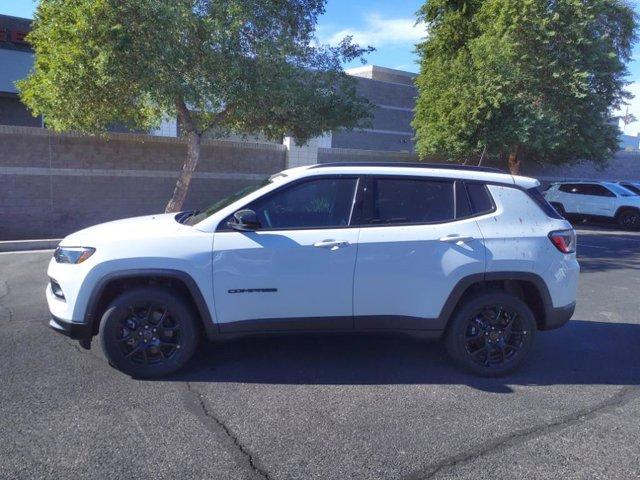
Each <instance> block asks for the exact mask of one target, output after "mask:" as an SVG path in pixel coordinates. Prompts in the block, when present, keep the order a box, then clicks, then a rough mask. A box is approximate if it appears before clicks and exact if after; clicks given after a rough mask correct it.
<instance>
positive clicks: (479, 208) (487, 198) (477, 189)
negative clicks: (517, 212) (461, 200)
mask: <svg viewBox="0 0 640 480" xmlns="http://www.w3.org/2000/svg"><path fill="white" fill-rule="evenodd" d="M467 192H468V193H469V200H470V201H471V208H472V209H473V213H474V214H476V215H482V214H483V213H489V212H492V211H493V208H494V207H493V200H492V199H491V195H490V194H489V190H488V189H487V186H486V185H484V184H481V183H467Z"/></svg>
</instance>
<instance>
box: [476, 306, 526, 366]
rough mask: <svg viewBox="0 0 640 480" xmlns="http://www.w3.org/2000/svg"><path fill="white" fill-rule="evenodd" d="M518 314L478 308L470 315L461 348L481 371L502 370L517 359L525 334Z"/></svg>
mask: <svg viewBox="0 0 640 480" xmlns="http://www.w3.org/2000/svg"><path fill="white" fill-rule="evenodd" d="M522 323H523V322H521V321H520V316H519V315H518V312H517V311H515V310H513V309H512V308H508V307H506V306H504V305H491V306H485V307H482V308H481V309H480V310H479V311H478V312H476V313H475V314H472V315H471V317H470V318H469V320H468V322H467V328H466V330H465V348H466V351H467V353H468V354H469V356H470V357H471V358H472V359H473V361H474V362H476V363H477V364H478V365H481V366H483V367H502V366H504V365H508V364H509V362H511V361H512V360H513V359H514V358H516V357H517V356H518V352H520V351H521V350H522V348H523V346H524V344H525V339H526V336H527V335H530V334H531V332H530V331H528V330H527V329H526V328H525V327H524V325H523V324H522Z"/></svg>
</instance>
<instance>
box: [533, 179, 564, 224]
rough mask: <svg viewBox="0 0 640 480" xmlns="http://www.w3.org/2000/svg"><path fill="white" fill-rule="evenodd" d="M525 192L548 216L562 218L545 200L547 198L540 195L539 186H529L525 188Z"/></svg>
mask: <svg viewBox="0 0 640 480" xmlns="http://www.w3.org/2000/svg"><path fill="white" fill-rule="evenodd" d="M527 193H528V194H529V196H530V197H531V199H532V200H533V201H534V202H536V204H537V205H538V206H539V207H540V208H541V209H542V211H543V212H544V213H546V214H547V216H548V217H551V218H556V219H558V220H562V219H563V217H562V215H560V214H559V213H558V212H557V211H556V209H555V208H553V206H552V205H551V204H550V203H549V202H547V199H546V198H544V195H542V191H541V190H540V188H539V187H534V188H530V189H529V190H527Z"/></svg>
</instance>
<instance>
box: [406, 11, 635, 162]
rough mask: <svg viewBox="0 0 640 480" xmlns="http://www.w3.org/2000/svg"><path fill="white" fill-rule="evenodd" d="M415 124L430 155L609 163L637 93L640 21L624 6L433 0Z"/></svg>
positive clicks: (424, 14)
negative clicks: (631, 72) (621, 111)
mask: <svg viewBox="0 0 640 480" xmlns="http://www.w3.org/2000/svg"><path fill="white" fill-rule="evenodd" d="M419 18H420V19H421V20H423V21H425V22H426V23H427V25H428V30H429V35H428V37H427V39H426V40H425V41H424V42H422V43H421V44H420V45H418V52H419V54H420V57H421V71H420V75H419V77H418V80H417V85H418V90H419V97H418V103H417V108H416V115H415V118H414V123H413V125H414V128H415V130H416V133H417V150H418V152H419V153H420V155H421V156H424V155H428V154H433V153H444V154H446V155H447V156H449V157H450V158H451V160H454V161H462V160H468V159H469V158H471V157H475V156H477V155H478V154H479V152H481V151H484V150H485V149H486V152H487V155H488V156H491V157H493V158H497V157H499V158H501V160H507V162H508V165H509V169H510V170H511V171H512V172H513V173H517V172H519V170H520V165H521V162H522V161H523V159H525V158H531V159H534V160H536V161H539V162H546V163H564V162H572V161H576V160H580V159H588V160H592V161H594V162H601V163H604V162H606V161H607V160H608V159H609V158H610V157H611V156H612V155H613V153H615V152H616V151H617V150H618V135H619V130H618V127H617V125H616V124H615V123H614V122H612V119H613V113H614V112H615V110H616V109H618V108H620V107H621V105H622V104H624V102H625V101H626V100H628V99H629V98H630V95H629V94H628V93H627V92H626V91H625V86H626V85H627V82H626V81H625V76H626V74H627V69H626V63H627V62H628V61H629V59H630V55H631V48H632V45H633V43H634V41H635V27H636V17H635V14H634V12H633V10H632V8H631V7H630V6H629V5H627V4H626V3H624V2H623V1H621V0H588V1H585V0H484V1H482V0H429V1H428V2H427V3H426V4H425V5H424V6H423V7H422V9H421V10H420V12H419Z"/></svg>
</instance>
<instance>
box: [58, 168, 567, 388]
mask: <svg viewBox="0 0 640 480" xmlns="http://www.w3.org/2000/svg"><path fill="white" fill-rule="evenodd" d="M538 185H539V183H538V181H537V180H533V179H530V178H525V177H517V176H516V177H514V176H511V175H508V174H505V173H500V172H499V171H496V170H491V169H483V168H470V167H467V168H464V167H458V166H456V167H453V166H444V165H427V164H397V163H393V164H386V163H383V164H381V163H376V164H368V163H344V164H324V165H313V166H309V167H300V168H294V169H291V170H286V171H284V172H282V173H279V174H276V175H274V176H272V177H271V178H270V179H268V180H266V181H264V182H263V183H261V184H259V185H255V186H252V187H249V188H246V189H245V190H243V191H241V192H239V193H238V194H235V195H232V196H231V197H229V198H226V199H224V200H221V201H219V202H218V203H216V204H214V205H212V206H211V207H209V208H208V209H206V210H203V211H202V212H199V213H198V212H183V213H179V214H162V215H154V216H147V217H140V218H132V219H128V220H120V221H115V222H110V223H105V224H102V225H98V226H95V227H91V228H88V229H86V230H82V231H80V232H77V233H74V234H72V235H70V236H68V237H67V238H65V239H64V240H63V241H62V242H61V243H60V246H59V247H58V249H57V250H56V251H55V254H54V258H53V259H52V260H51V263H50V265H49V270H48V275H49V277H50V283H49V285H48V286H47V290H46V295H47V300H48V304H49V309H50V310H51V314H52V320H51V322H50V325H51V327H53V328H54V329H55V330H57V331H59V332H62V333H65V334H67V335H69V336H71V337H72V338H75V339H78V340H80V342H81V344H82V345H83V346H84V347H85V348H89V347H90V344H91V340H92V338H93V337H94V336H96V335H97V336H98V337H99V339H100V343H101V346H102V348H103V350H104V353H105V355H106V357H107V358H108V360H109V362H110V363H111V365H113V366H114V367H116V368H118V369H120V370H122V371H123V372H126V373H128V374H130V375H132V376H135V377H141V378H143V377H158V376H162V375H166V374H169V373H172V372H174V371H176V370H178V369H179V368H180V367H182V366H183V365H184V364H185V363H186V362H187V361H188V360H189V358H190V357H191V356H192V354H193V353H194V351H195V349H196V345H197V342H198V339H199V338H207V339H210V340H213V339H216V338H225V337H231V336H234V335H238V334H253V333H258V332H277V333H285V332H354V331H357V332H371V331H378V332H384V331H394V332H406V333H411V334H416V335H421V336H424V337H428V338H439V337H444V339H445V342H446V346H447V350H448V352H449V353H450V354H451V356H452V357H453V359H454V360H456V361H457V362H458V363H459V364H461V365H462V366H464V367H466V368H468V369H470V370H472V371H474V372H476V373H478V374H481V375H500V374H505V373H507V372H510V371H512V370H513V369H514V368H516V367H517V366H518V365H520V364H521V363H522V361H523V360H524V359H525V358H526V357H527V355H528V353H529V352H530V350H531V348H532V344H533V341H534V337H535V335H536V332H537V331H538V330H549V329H553V328H557V327H559V326H561V325H563V324H564V323H565V322H567V321H568V320H569V318H570V317H571V316H572V314H573V311H574V307H575V299H576V290H577V284H578V273H579V266H578V262H577V261H576V253H575V248H576V235H575V232H574V230H573V229H572V228H571V225H570V224H569V223H568V222H567V221H566V220H564V219H563V218H562V217H561V216H560V215H558V214H557V213H556V211H555V210H554V209H553V208H552V207H551V206H550V205H549V204H548V203H547V202H546V201H545V200H544V198H543V197H542V195H541V194H540V192H539V190H538Z"/></svg>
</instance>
